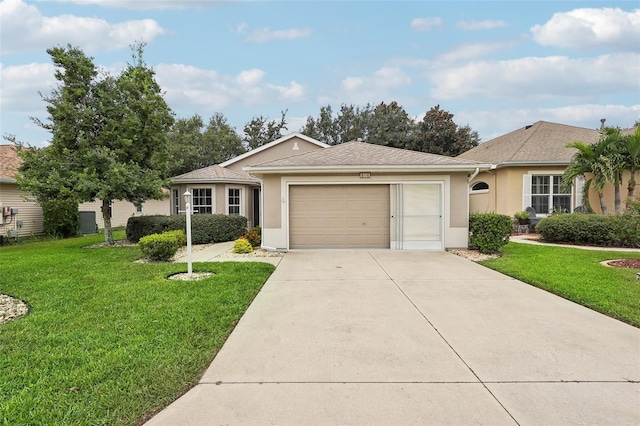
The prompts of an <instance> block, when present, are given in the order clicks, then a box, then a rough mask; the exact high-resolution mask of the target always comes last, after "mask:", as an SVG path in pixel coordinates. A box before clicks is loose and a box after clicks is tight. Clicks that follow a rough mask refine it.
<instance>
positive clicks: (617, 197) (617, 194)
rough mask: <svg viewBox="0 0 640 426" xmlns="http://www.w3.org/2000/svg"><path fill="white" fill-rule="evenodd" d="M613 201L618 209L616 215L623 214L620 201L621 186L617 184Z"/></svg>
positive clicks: (614, 187)
mask: <svg viewBox="0 0 640 426" xmlns="http://www.w3.org/2000/svg"><path fill="white" fill-rule="evenodd" d="M613 194H614V196H613V200H614V206H615V209H616V213H617V214H621V213H622V201H621V199H620V185H619V184H616V185H614V186H613Z"/></svg>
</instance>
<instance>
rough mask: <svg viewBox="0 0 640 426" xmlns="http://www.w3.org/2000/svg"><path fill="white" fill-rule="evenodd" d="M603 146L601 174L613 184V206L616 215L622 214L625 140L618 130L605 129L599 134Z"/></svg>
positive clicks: (625, 166) (625, 167)
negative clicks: (621, 187) (621, 194)
mask: <svg viewBox="0 0 640 426" xmlns="http://www.w3.org/2000/svg"><path fill="white" fill-rule="evenodd" d="M598 143H602V144H603V146H604V151H603V155H604V158H602V162H603V165H604V166H605V167H604V169H603V173H604V175H605V177H606V180H608V181H609V182H611V183H612V184H613V193H614V205H615V210H616V213H618V214H620V213H622V199H621V196H620V186H622V174H623V173H624V171H625V170H626V169H627V161H626V157H627V155H626V154H627V150H626V142H625V138H623V136H622V134H621V133H620V129H619V128H614V127H606V128H604V129H602V131H601V132H600V141H598Z"/></svg>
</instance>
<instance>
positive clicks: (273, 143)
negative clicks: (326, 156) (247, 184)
mask: <svg viewBox="0 0 640 426" xmlns="http://www.w3.org/2000/svg"><path fill="white" fill-rule="evenodd" d="M293 138H298V139H302V140H304V141H307V142H309V143H311V144H314V145H317V146H318V147H320V148H327V147H329V145H327V144H326V143H323V142H320V141H318V140H315V139H313V138H310V137H309V136H306V135H303V134H302V133H298V132H294V133H290V134H288V135H286V136H283V137H281V138H279V139H276V140H274V141H271V142H269V143H267V144H265V145H262V146H259V147H258V148H255V149H252V150H251V151H248V152H245V153H244V154H242V155H238V156H237V157H234V158H232V159H230V160H227V161H225V162H224V163H220V166H221V167H228V166H230V165H232V164H234V163H237V162H239V161H241V160H244V159H245V158H248V157H251V156H253V155H256V154H258V153H260V152H262V151H266V150H267V149H269V148H272V147H274V146H276V145H279V144H281V143H283V142H286V141H288V140H291V139H293Z"/></svg>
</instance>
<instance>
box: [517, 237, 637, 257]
mask: <svg viewBox="0 0 640 426" xmlns="http://www.w3.org/2000/svg"><path fill="white" fill-rule="evenodd" d="M532 238H539V235H538V234H520V235H512V236H511V237H510V238H509V241H513V242H514V243H523V244H534V245H539V246H555V247H567V248H577V249H583V250H596V251H622V252H637V253H640V249H637V248H626V247H596V246H578V245H573V244H552V243H543V242H541V241H537V240H533V239H532Z"/></svg>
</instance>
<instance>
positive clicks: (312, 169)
mask: <svg viewBox="0 0 640 426" xmlns="http://www.w3.org/2000/svg"><path fill="white" fill-rule="evenodd" d="M490 167H491V165H490V164H460V165H458V164H453V165H452V164H442V165H438V164H433V165H424V166H415V165H398V166H389V165H386V166H383V165H367V164H362V165H355V166H289V167H259V166H251V167H243V168H242V170H244V171H246V172H248V173H259V174H274V173H278V174H285V173H323V174H326V173H340V172H370V171H376V172H406V173H408V172H422V173H424V172H431V171H434V172H435V171H437V172H447V171H449V172H463V171H468V172H475V170H476V169H480V170H481V171H485V170H489V168H490Z"/></svg>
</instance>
